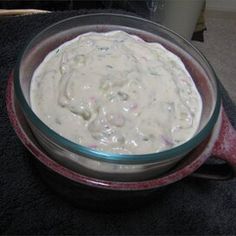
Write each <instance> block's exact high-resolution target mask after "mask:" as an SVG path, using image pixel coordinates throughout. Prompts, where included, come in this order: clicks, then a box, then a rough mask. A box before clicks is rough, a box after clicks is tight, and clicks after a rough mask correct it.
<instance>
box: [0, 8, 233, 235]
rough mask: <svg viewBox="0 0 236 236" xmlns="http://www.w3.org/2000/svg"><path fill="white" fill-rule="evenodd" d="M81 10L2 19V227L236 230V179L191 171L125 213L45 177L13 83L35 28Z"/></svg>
mask: <svg viewBox="0 0 236 236" xmlns="http://www.w3.org/2000/svg"><path fill="white" fill-rule="evenodd" d="M81 12H82V13H83V12H84V11H80V12H76V11H73V12H63V13H50V14H39V15H31V16H22V17H14V18H11V19H7V20H4V21H2V22H0V32H1V33H0V97H1V99H0V107H1V109H0V110H1V114H0V135H1V139H0V234H43V235H46V234H90V235H91V234H99V235H114V234H115V235H120V234H122V235H124V234H126V235H127V234H129V235H134V234H136V235H137V234H139V235H156V234H171V235H173V234H191V235H197V234H199V235H202V234H218V235H219V234H230V235H232V234H235V233H236V224H235V218H236V179H233V180H228V181H221V182H217V181H209V180H200V179H195V178H190V177H188V178H185V179H184V180H182V181H179V182H177V183H174V184H172V185H170V186H167V187H166V188H165V190H164V192H163V193H161V194H158V191H157V194H156V199H154V200H153V201H152V202H151V203H149V204H147V205H146V206H143V207H141V208H138V207H137V208H136V209H133V210H126V211H120V212H112V211H111V212H101V211H96V210H93V211H91V210H87V209H82V208H79V207H75V206H74V205H72V204H71V203H69V202H67V201H65V200H63V199H62V198H61V197H60V196H58V195H56V194H55V193H54V192H53V191H51V189H49V188H48V187H47V186H46V185H45V184H44V183H43V182H42V180H41V178H40V177H39V175H38V173H37V171H35V169H34V168H33V167H32V164H31V161H30V160H31V159H32V156H31V154H30V153H29V152H28V151H27V150H26V148H25V147H24V146H23V145H22V144H21V142H20V140H19V139H18V137H17V136H16V134H15V132H14V130H13V129H12V127H11V125H10V122H9V119H8V117H7V112H6V106H5V91H6V82H7V78H8V75H9V73H10V71H11V70H12V68H13V67H14V66H15V63H16V60H17V57H18V55H19V53H20V52H21V50H22V48H23V47H24V45H25V44H26V42H27V41H28V40H29V38H31V37H32V35H34V34H36V33H37V32H39V31H40V30H41V29H43V28H44V27H45V26H47V25H49V24H51V23H53V22H55V21H57V20H60V19H64V18H66V17H69V16H74V15H77V14H81ZM209 30H210V26H209ZM206 40H207V39H206ZM197 44H198V45H200V46H199V47H201V46H202V49H203V51H204V52H206V56H207V57H209V60H210V61H211V62H212V64H213V66H215V65H217V63H218V62H222V63H225V60H226V59H225V58H224V57H223V58H220V54H217V56H219V58H218V59H216V58H215V56H214V55H215V53H216V52H213V51H214V50H215V47H213V48H210V45H209V44H208V43H207V42H206V44H207V45H208V46H206V48H207V49H206V50H209V51H206V50H205V49H204V45H201V44H200V43H197ZM204 44H205V43H204ZM218 47H220V46H218ZM218 47H216V48H217V49H218ZM217 49H216V50H217ZM211 50H213V51H211ZM229 50H230V49H229ZM234 50H235V49H234ZM230 55H231V54H230ZM214 60H215V61H214ZM217 61H218V62H217ZM215 63H216V64H215ZM223 65H224V64H223ZM223 65H221V68H218V69H216V71H217V72H219V74H220V73H224V71H225V68H224V66H223ZM227 66H228V67H227V68H228V69H227V71H228V70H231V69H232V68H231V66H232V64H230V65H227ZM218 70H219V71H218ZM233 70H234V69H233ZM229 77H230V76H229ZM224 78H225V79H226V77H224ZM234 85H235V81H232V84H230V85H227V86H226V87H227V89H228V91H229V92H230V95H231V97H232V98H233V99H234V100H235V94H234V92H232V91H231V88H230V87H231V86H234ZM221 89H222V91H223V92H222V93H225V91H224V89H223V88H221ZM223 98H224V102H225V104H226V103H227V104H228V110H229V113H230V112H231V114H230V116H231V121H232V122H233V123H234V124H235V123H236V119H235V115H236V112H235V107H234V106H233V105H232V101H231V100H230V98H229V97H228V96H227V94H223ZM227 104H226V106H227ZM78 201H79V199H78ZM147 202H148V199H147Z"/></svg>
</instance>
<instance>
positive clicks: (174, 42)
mask: <svg viewBox="0 0 236 236" xmlns="http://www.w3.org/2000/svg"><path fill="white" fill-rule="evenodd" d="M112 30H123V31H126V32H128V33H131V34H135V35H137V36H139V37H141V38H143V39H144V40H145V41H147V42H159V43H161V44H162V45H163V46H164V47H166V48H167V49H168V50H170V51H172V52H173V53H174V54H176V55H177V56H179V57H180V58H181V60H182V61H183V63H184V64H185V67H186V69H187V70H188V72H189V73H190V75H191V76H192V78H193V80H194V83H195V85H196V87H197V89H198V91H199V93H200V95H201V98H202V102H203V110H202V115H201V121H200V125H199V128H198V131H197V132H196V134H195V135H194V136H193V137H192V138H191V139H190V140H188V141H187V142H185V143H183V144H181V145H179V146H177V147H174V148H171V149H168V150H165V151H161V152H158V153H151V154H143V155H141V154H140V155H123V154H112V153H108V152H101V151H97V150H94V149H91V148H88V147H85V146H81V145H79V144H76V143H73V142H71V141H69V140H68V139H66V138H64V137H62V136H60V135H59V134H58V133H56V132H55V131H53V130H51V129H50V128H49V127H48V126H47V125H45V124H44V123H43V122H42V121H41V120H40V119H39V118H38V117H37V116H36V115H35V113H34V112H33V111H32V109H31V107H30V83H31V79H32V75H33V73H34V71H35V69H36V68H37V67H38V65H39V64H40V63H41V62H42V60H43V59H44V58H45V56H46V55H47V54H48V53H49V52H50V51H52V50H53V49H55V48H56V47H58V46H59V45H61V44H62V43H64V42H65V41H68V40H71V39H73V38H75V37H77V36H78V35H79V34H82V33H86V32H92V31H96V32H107V31H112ZM14 91H15V97H16V99H17V101H18V102H19V105H20V108H21V110H22V111H23V113H24V115H25V117H26V119H27V122H28V124H29V125H30V127H31V129H32V131H33V133H34V135H35V137H36V138H37V140H38V142H39V143H40V145H41V146H42V148H43V149H44V150H45V151H46V152H47V153H48V154H49V156H50V157H51V158H52V159H53V160H55V161H57V162H58V163H60V164H62V165H63V166H65V167H67V168H70V169H71V170H74V171H76V172H79V173H82V174H85V175H87V176H92V177H98V178H100V179H108V180H117V181H139V180H145V179H151V178H153V177H156V176H158V175H160V174H163V173H164V172H165V171H167V170H169V169H170V168H171V167H173V166H174V165H175V164H176V163H177V162H178V161H180V160H181V159H182V158H184V156H185V155H186V154H187V153H189V152H190V151H191V150H193V149H194V148H195V147H197V146H198V145H199V144H200V143H201V142H202V141H203V140H204V139H205V138H206V137H207V136H208V135H209V134H210V133H211V131H212V129H213V127H214V125H215V123H216V121H217V118H218V116H219V111H220V96H219V90H218V85H217V81H216V75H215V72H214V70H213V69H212V67H211V65H210V64H209V63H208V61H207V60H206V58H205V57H204V56H203V55H202V54H201V53H200V52H199V51H198V50H197V49H196V48H194V47H193V46H192V45H191V44H190V43H189V42H188V41H186V40H185V39H184V38H182V37H181V36H179V35H177V34H176V33H174V32H172V31H171V30H169V29H167V28H165V27H163V26H161V25H159V24H157V23H154V22H151V21H148V20H145V19H142V18H138V17H133V16H128V15H121V14H111V13H107V14H104V13H102V14H88V15H83V16H76V17H72V18H68V19H66V20H63V21H60V22H58V23H56V24H53V25H51V26H50V27H48V28H46V29H44V30H43V31H41V32H40V33H39V34H38V35H36V36H35V37H34V38H33V39H32V40H31V41H30V42H29V43H28V44H27V46H26V47H25V49H24V50H23V52H22V54H21V55H20V57H19V59H18V62H17V65H16V68H15V70H14ZM78 132H79V131H78Z"/></svg>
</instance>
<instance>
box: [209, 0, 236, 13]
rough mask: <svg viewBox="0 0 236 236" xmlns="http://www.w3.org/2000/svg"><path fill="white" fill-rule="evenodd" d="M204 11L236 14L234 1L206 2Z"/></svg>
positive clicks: (235, 1) (213, 0)
mask: <svg viewBox="0 0 236 236" xmlns="http://www.w3.org/2000/svg"><path fill="white" fill-rule="evenodd" d="M206 9H207V10H214V11H230V12H235V14H236V0H206Z"/></svg>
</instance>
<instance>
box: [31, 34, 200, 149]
mask: <svg viewBox="0 0 236 236" xmlns="http://www.w3.org/2000/svg"><path fill="white" fill-rule="evenodd" d="M30 98H31V107H32V109H33V111H34V112H35V113H36V115H37V116H38V117H39V118H40V119H41V120H42V121H43V122H44V123H45V124H46V125H47V126H49V127H50V128H51V129H53V130H54V131H56V132H57V133H59V134H60V135H61V136H64V137H65V138H67V139H69V140H71V141H73V142H75V143H78V144H81V145H83V146H87V147H90V148H94V149H98V150H101V151H108V152H112V153H120V154H145V153H153V152H159V151H162V150H165V149H170V148H172V147H174V146H177V145H179V144H181V143H183V142H185V141H187V140H189V139H190V138H191V137H192V136H193V135H194V134H195V132H196V130H197V128H198V125H199V122H200V117H201V111H202V101H201V97H200V95H199V93H198V91H197V89H196V87H195V84H194V82H193V80H192V78H191V76H190V74H189V73H188V71H187V70H186V69H185V66H184V64H183V63H182V61H181V60H180V58H179V57H177V56H176V55H174V54H173V53H171V52H170V51H168V50H167V49H165V48H164V47H163V46H162V45H160V44H159V43H147V42H145V41H143V40H142V39H141V38H139V37H137V36H134V35H130V34H128V33H125V32H123V31H112V32H108V33H95V32H91V33H86V34H83V35H79V36H78V37H77V38H75V39H73V40H71V41H68V42H66V43H64V44H62V45H61V46H60V47H58V48H56V49H55V50H53V51H52V52H50V53H49V54H48V55H47V56H46V57H45V59H44V60H43V62H42V63H41V64H40V65H39V66H38V68H37V69H36V71H35V73H34V75H33V79H32V83H31V88H30Z"/></svg>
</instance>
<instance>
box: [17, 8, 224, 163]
mask: <svg viewBox="0 0 236 236" xmlns="http://www.w3.org/2000/svg"><path fill="white" fill-rule="evenodd" d="M98 16H99V17H102V16H106V17H107V16H109V17H112V16H113V17H121V18H126V19H132V20H136V21H139V22H140V21H142V22H143V23H148V24H152V25H154V26H156V27H159V28H160V29H161V30H163V31H167V32H168V33H169V34H171V36H172V37H175V38H178V39H180V40H181V41H182V42H183V43H184V44H185V45H186V46H187V47H190V48H191V49H193V50H194V51H195V52H196V53H197V54H198V56H200V57H201V59H202V60H203V61H204V63H206V65H207V67H208V68H209V70H210V71H211V73H212V75H213V78H212V79H213V82H214V83H215V87H216V101H215V107H214V110H213V112H212V114H211V117H210V119H209V120H208V122H207V123H206V125H205V126H204V127H203V128H202V129H201V130H200V131H199V132H198V133H197V134H196V135H194V136H193V137H192V138H191V139H189V140H187V141H186V142H184V143H183V144H181V145H178V146H176V147H173V148H171V149H167V150H164V151H161V152H157V153H148V154H135V155H134V154H114V153H109V152H103V151H99V150H95V149H92V148H89V147H86V146H82V145H80V144H77V143H74V142H72V141H70V140H68V139H66V138H64V137H63V136H61V135H59V134H58V133H56V132H55V131H53V130H52V129H50V128H49V127H48V126H47V125H46V124H45V123H43V122H42V121H41V120H40V119H39V118H38V117H37V116H36V114H35V113H34V112H33V111H32V109H31V107H30V106H29V105H28V103H27V101H26V99H25V97H24V95H23V92H22V90H21V86H20V79H19V77H20V65H21V60H22V59H23V57H24V55H25V53H26V52H27V49H28V48H29V47H30V45H31V44H32V43H34V41H35V40H36V39H37V38H38V37H40V35H43V34H44V33H45V32H47V31H48V30H50V29H52V28H54V27H56V26H58V25H60V24H63V23H65V22H68V21H71V20H75V19H81V18H88V17H98ZM106 25H107V24H106ZM108 25H109V23H108ZM121 25H122V24H121ZM147 32H148V31H147ZM14 89H15V95H16V97H17V99H18V101H19V104H20V106H21V108H22V110H23V112H24V114H25V115H26V117H27V118H28V119H29V120H30V121H31V122H32V123H33V124H34V125H35V126H36V127H37V128H38V129H39V130H40V131H41V132H42V133H43V134H44V135H45V136H46V137H48V138H50V139H51V140H53V141H54V142H55V143H57V144H58V145H60V146H61V147H63V148H65V149H67V150H69V151H71V152H73V153H77V154H79V155H83V156H85V157H88V158H91V159H94V160H97V161H105V162H112V163H118V164H147V163H153V162H157V161H158V162H164V161H167V160H169V159H170V158H175V157H177V156H179V155H183V154H186V153H188V152H189V151H191V150H192V149H193V148H194V147H196V146H197V145H198V144H199V143H200V142H201V141H202V140H203V139H204V138H206V137H207V135H209V133H210V132H211V130H212V129H213V127H214V125H215V123H216V121H217V119H218V116H219V112H220V103H221V99H220V93H219V85H218V81H217V76H216V73H215V71H214V69H213V68H212V66H211V65H210V63H209V62H208V60H207V59H206V58H205V56H204V55H203V54H202V53H201V52H200V51H199V50H198V49H197V48H195V47H194V46H193V45H192V44H191V43H190V42H188V41H187V40H185V39H184V38H183V37H182V36H180V35H178V34H177V33H175V32H173V31H172V30H170V29H168V28H166V27H164V26H162V25H160V24H158V23H155V22H152V21H149V20H147V19H143V18H140V17H136V16H131V15H124V14H115V13H92V14H85V15H79V16H74V17H69V18H66V19H63V20H60V21H58V22H56V23H53V24H51V25H49V26H48V27H46V28H44V29H43V30H41V31H40V32H39V33H37V34H36V35H34V36H33V37H31V38H30V39H29V40H28V42H27V43H26V44H25V47H23V49H22V51H21V53H20V54H19V57H18V59H17V63H16V67H15V70H14Z"/></svg>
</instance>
